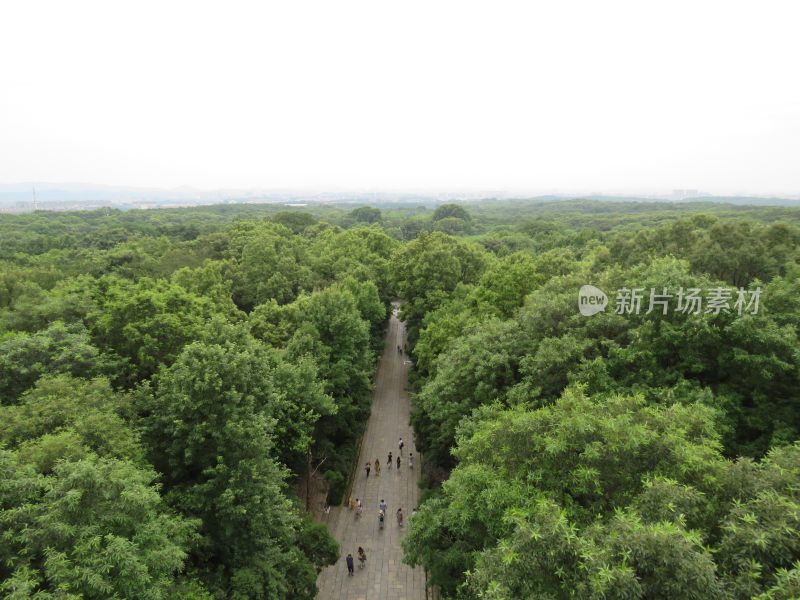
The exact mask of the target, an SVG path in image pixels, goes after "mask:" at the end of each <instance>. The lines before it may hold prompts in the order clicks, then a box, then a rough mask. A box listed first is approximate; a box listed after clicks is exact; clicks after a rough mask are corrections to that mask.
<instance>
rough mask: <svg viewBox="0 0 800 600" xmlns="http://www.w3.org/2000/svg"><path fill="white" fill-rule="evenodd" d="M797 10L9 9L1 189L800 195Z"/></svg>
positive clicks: (83, 3)
mask: <svg viewBox="0 0 800 600" xmlns="http://www.w3.org/2000/svg"><path fill="white" fill-rule="evenodd" d="M798 22H800V5H798V4H797V3H796V2H793V1H788V0H776V1H775V2H770V3H766V4H765V3H762V4H755V3H744V2H729V1H720V0H709V1H707V2H701V3H697V2H691V1H686V0H676V1H675V2H671V3H669V4H667V5H659V6H655V5H650V4H648V3H641V2H636V1H628V0H610V1H609V2H603V3H597V2H590V1H579V2H575V3H569V4H564V3H470V2H457V1H452V0H442V1H441V2H435V3H430V2H420V1H417V0H411V1H410V2H407V3H403V4H402V5H388V4H380V3H374V2H367V1H360V0H359V1H350V0H343V1H342V2H337V3H329V2H311V3H277V2H232V3H229V4H225V5H224V6H223V5H218V4H205V3H197V2H188V1H181V0H178V1H175V2H169V3H162V2H154V1H151V0H144V1H142V2H136V3H108V2H101V1H96V0H75V1H74V2H69V3H63V2H57V1H55V0H45V1H43V2H41V3H39V2H37V3H7V4H5V5H3V6H2V7H0V23H2V25H0V31H2V35H0V56H3V57H6V60H4V61H2V62H0V81H2V91H1V92H0V183H5V184H9V183H19V182H65V181H66V182H88V183H90V184H92V185H98V184H106V185H114V186H134V187H144V188H158V189H164V188H166V189H172V188H179V187H184V186H190V187H192V188H196V189H197V190H200V191H209V190H220V189H233V190H243V189H244V190H246V189H263V190H293V191H301V190H311V191H334V192H335V191H342V192H346V191H353V192H355V191H360V192H364V193H370V192H377V191H382V192H390V193H393V192H398V193H399V192H406V191H412V192H413V191H422V192H424V193H459V192H463V193H467V192H468V193H477V192H480V191H492V190H496V191H497V192H498V193H504V194H509V195H527V194H532V195H538V194H547V193H555V194H588V193H591V192H601V193H603V194H609V195H614V194H621V195H637V194H648V195H650V194H666V195H669V194H671V193H672V191H673V190H677V189H680V190H698V191H700V192H703V193H710V194H714V195H763V196H770V195H773V196H797V195H800V78H798V77H797V76H796V74H795V71H796V58H797V57H798V56H800V36H797V34H796V31H795V30H796V24H797V23H798Z"/></svg>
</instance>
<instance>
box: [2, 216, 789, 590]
mask: <svg viewBox="0 0 800 600" xmlns="http://www.w3.org/2000/svg"><path fill="white" fill-rule="evenodd" d="M584 284H592V285H596V286H598V287H599V288H602V289H604V290H606V291H607V292H613V291H614V290H617V289H619V288H623V287H625V286H628V287H630V286H632V285H635V286H639V287H642V288H646V289H650V288H658V289H661V288H664V287H667V288H670V289H673V290H675V289H678V288H686V289H689V288H701V289H709V288H715V287H720V286H727V287H731V288H736V289H739V288H741V289H743V290H747V291H750V292H752V291H753V290H755V289H757V288H760V290H761V307H760V310H759V312H758V313H757V314H737V312H736V311H733V310H731V311H720V312H702V313H700V314H685V313H680V312H675V311H669V312H668V313H667V314H662V313H661V312H658V311H657V312H653V313H650V314H645V313H644V311H642V313H640V314H616V312H615V311H614V310H613V307H609V309H607V310H606V311H604V312H601V313H599V314H597V315H594V316H592V317H586V316H583V315H581V314H580V313H579V312H578V310H577V293H578V289H579V288H580V287H581V286H582V285H584ZM609 295H610V296H611V294H609ZM394 298H399V299H401V300H402V302H403V305H402V316H403V318H404V319H405V320H406V323H407V325H408V331H409V341H410V348H409V350H410V352H411V354H412V357H413V360H414V369H413V371H412V375H413V386H414V414H413V417H412V422H413V425H414V428H415V431H416V444H417V446H418V448H419V449H420V450H421V451H422V455H423V465H422V466H423V468H424V474H425V477H424V485H425V493H424V501H423V502H422V504H421V505H420V507H419V510H418V512H417V513H416V515H415V516H414V517H413V519H412V522H411V524H410V528H409V532H408V534H407V536H406V538H405V541H404V550H405V556H406V561H407V562H409V563H410V564H414V565H420V566H422V567H424V568H425V570H426V572H427V573H428V578H429V582H430V583H431V584H433V585H435V586H437V587H438V588H439V590H440V592H441V594H442V596H443V597H445V598H458V599H478V598H481V599H491V600H501V599H502V600H517V599H523V598H538V599H560V598H565V599H566V598H620V599H622V598H625V599H627V598H642V599H644V598H648V599H654V598H664V599H667V598H669V599H683V598H686V599H690V598H698V599H700V598H703V599H705V598H724V599H744V598H753V597H757V598H760V599H762V600H767V599H770V600H778V599H784V598H786V599H788V598H794V597H799V596H800V562H798V561H800V445H798V444H797V440H798V434H799V433H800V391H799V390H800V386H799V385H798V384H799V383H800V381H799V380H800V343H798V334H799V333H798V332H799V331H800V209H794V208H788V207H781V208H770V207H748V206H732V205H726V204H710V203H705V204H704V203H695V204H685V205H668V204H657V203H632V202H627V203H626V202H597V201H591V202H590V201H578V200H576V201H562V202H532V201H531V202H522V201H519V202H498V201H485V202H480V203H472V204H458V205H454V204H445V205H441V206H438V207H426V206H423V205H420V206H411V205H399V204H398V205H386V206H381V207H380V208H375V207H358V208H355V209H353V208H352V207H342V206H322V205H318V206H315V205H311V206H309V207H306V208H304V209H302V210H296V209H287V207H280V206H275V205H226V206H214V207H200V208H192V209H174V210H150V211H116V210H100V211H92V212H73V213H46V212H37V213H34V214H27V215H0V596H3V597H8V598H14V599H22V598H30V597H35V598H41V599H46V598H112V597H113V598H136V599H149V598H151V599H162V598H163V599H168V598H169V599H171V598H177V599H185V600H189V599H198V600H199V599H211V598H234V599H244V598H253V599H276V598H293V599H303V598H307V599H310V598H313V597H314V596H315V594H316V585H315V582H316V578H317V573H318V571H319V570H320V569H321V568H322V567H324V566H325V565H328V564H332V563H333V562H334V561H335V560H336V559H337V557H338V555H339V549H338V548H337V545H336V542H335V541H334V540H333V539H332V538H331V537H330V535H329V534H328V532H327V529H326V528H325V527H324V526H322V525H319V524H316V523H315V522H314V521H313V519H312V518H311V516H310V515H309V513H308V511H307V502H308V498H306V497H305V495H304V493H303V490H304V489H305V488H304V485H303V482H304V481H305V478H306V476H307V475H308V473H309V472H310V471H315V472H317V473H319V474H320V475H321V477H322V478H323V481H324V483H325V488H326V489H327V501H328V502H331V503H340V502H341V501H342V497H343V495H344V494H345V493H346V489H347V484H348V481H349V479H350V477H351V474H352V469H353V467H354V464H353V463H354V462H355V460H356V457H357V446H358V440H359V437H360V435H361V433H362V431H363V427H364V424H365V421H366V417H367V415H368V414H369V410H370V407H369V403H370V397H371V390H372V375H373V372H374V369H375V363H376V356H377V352H378V351H379V349H380V347H381V344H382V336H383V333H384V330H385V325H386V322H387V318H388V315H389V306H390V301H391V300H392V299H394ZM612 301H613V298H612Z"/></svg>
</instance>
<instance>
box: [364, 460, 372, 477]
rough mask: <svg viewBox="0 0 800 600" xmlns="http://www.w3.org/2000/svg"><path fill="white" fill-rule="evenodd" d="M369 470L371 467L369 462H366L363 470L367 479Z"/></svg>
mask: <svg viewBox="0 0 800 600" xmlns="http://www.w3.org/2000/svg"><path fill="white" fill-rule="evenodd" d="M371 468H372V465H370V464H369V462H367V464H366V465H364V470H365V471H366V472H367V477H369V470H370V469H371Z"/></svg>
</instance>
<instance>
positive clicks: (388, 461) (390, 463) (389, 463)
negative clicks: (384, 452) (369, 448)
mask: <svg viewBox="0 0 800 600" xmlns="http://www.w3.org/2000/svg"><path fill="white" fill-rule="evenodd" d="M386 464H388V465H389V468H390V469H391V468H392V453H391V452H389V458H387V459H386Z"/></svg>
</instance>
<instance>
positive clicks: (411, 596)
mask: <svg viewBox="0 0 800 600" xmlns="http://www.w3.org/2000/svg"><path fill="white" fill-rule="evenodd" d="M395 308H396V307H395ZM395 312H396V310H395ZM404 341H405V327H404V326H403V323H401V322H400V320H399V319H398V318H397V316H396V314H393V315H392V317H391V319H390V321H389V331H388V333H387V335H386V343H385V344H384V348H383V355H382V356H381V359H380V361H379V363H378V371H377V374H376V378H375V394H374V398H373V401H372V413H371V415H370V417H369V421H368V422H367V429H366V432H365V434H364V440H363V442H362V444H361V453H360V455H359V457H358V460H359V463H358V464H359V466H358V469H357V471H356V477H355V482H354V484H353V491H352V496H353V498H359V499H361V501H362V502H363V505H364V512H363V514H362V516H361V517H360V518H356V515H355V512H354V511H351V510H350V509H349V508H347V507H340V506H337V507H334V508H331V511H330V514H328V515H327V516H326V519H325V521H326V523H327V525H328V527H329V528H330V530H331V533H332V534H333V535H334V537H335V538H336V540H337V541H338V542H339V545H340V546H341V556H340V558H339V560H338V562H337V563H336V564H335V565H333V566H330V567H328V568H326V569H325V570H323V571H322V573H320V576H319V580H318V582H317V586H318V587H319V594H318V595H317V598H318V599H320V600H347V599H352V600H420V599H424V598H425V577H424V574H423V571H422V569H421V568H416V569H412V568H410V567H409V566H407V565H405V564H403V562H402V558H403V550H402V548H401V547H400V541H401V540H402V538H403V536H404V535H405V530H406V528H407V526H408V518H409V517H410V515H411V510H412V509H413V508H414V507H415V506H416V504H417V494H418V488H417V479H418V476H417V474H418V473H419V461H418V456H417V451H416V448H415V447H414V441H413V436H412V435H411V425H410V424H409V399H408V394H407V393H406V391H405V388H406V382H407V380H408V368H409V364H410V363H409V362H408V361H407V358H406V355H405V354H400V353H399V352H398V351H397V346H398V345H400V346H401V347H402V346H403V342H404ZM400 437H402V438H403V440H404V442H405V447H404V450H403V454H402V457H401V460H402V463H401V465H400V470H399V471H398V469H397V465H396V463H395V464H393V465H392V468H391V469H390V468H388V465H387V464H386V457H387V454H388V453H389V452H391V453H392V459H393V460H396V457H397V453H398V447H397V443H398V439H399V438H400ZM409 452H413V453H414V468H413V469H412V468H409V465H408V455H409ZM376 458H377V459H379V460H380V463H381V472H380V476H379V477H376V476H375V464H374V463H375V459H376ZM367 461H369V462H370V464H371V465H372V470H371V472H370V475H369V477H367V476H366V473H365V471H364V465H365V463H366V462H367ZM381 499H384V500H385V501H386V503H387V504H388V510H387V511H386V523H385V525H384V528H383V529H382V530H381V529H380V528H379V526H378V504H379V503H380V501H381ZM398 508H402V509H403V513H404V514H405V522H404V527H403V528H400V527H398V525H397V520H396V518H395V513H396V511H397V509H398ZM359 546H361V547H363V548H364V550H365V551H366V554H367V563H366V567H365V568H364V569H363V570H362V569H359V567H358V553H357V551H358V547H359ZM348 552H349V553H350V554H352V555H353V559H354V561H355V565H356V566H355V575H354V576H352V577H350V576H348V574H347V566H346V564H345V557H346V556H347V554H348Z"/></svg>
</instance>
